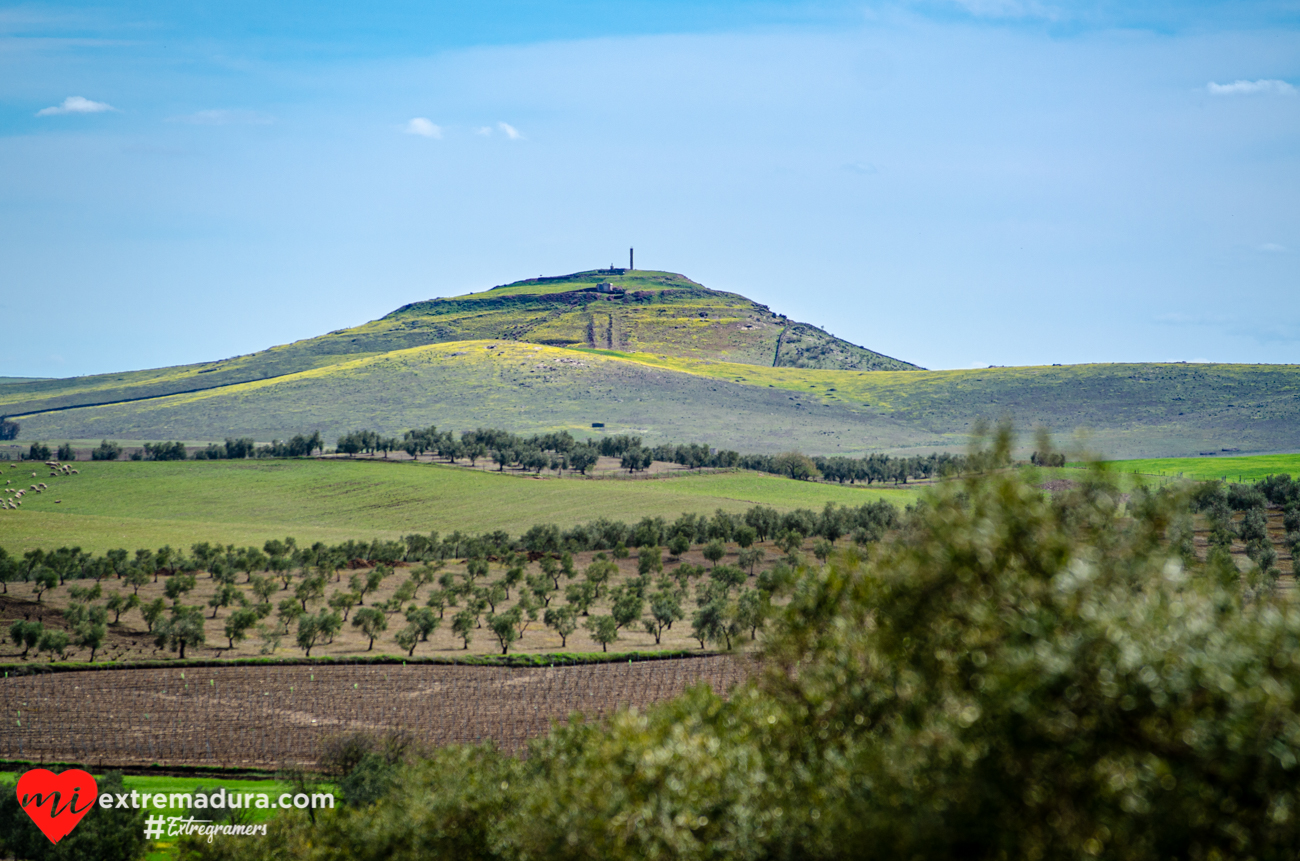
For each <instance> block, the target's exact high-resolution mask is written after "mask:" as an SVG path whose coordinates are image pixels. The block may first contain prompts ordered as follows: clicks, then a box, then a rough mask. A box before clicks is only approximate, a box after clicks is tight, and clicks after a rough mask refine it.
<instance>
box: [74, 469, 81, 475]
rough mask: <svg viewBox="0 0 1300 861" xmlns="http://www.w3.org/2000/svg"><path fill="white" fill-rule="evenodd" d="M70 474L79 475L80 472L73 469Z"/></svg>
mask: <svg viewBox="0 0 1300 861" xmlns="http://www.w3.org/2000/svg"><path fill="white" fill-rule="evenodd" d="M72 474H73V475H81V470H79V469H74V470H73V471H72Z"/></svg>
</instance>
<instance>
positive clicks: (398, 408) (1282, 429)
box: [22, 341, 1300, 457]
mask: <svg viewBox="0 0 1300 861" xmlns="http://www.w3.org/2000/svg"><path fill="white" fill-rule="evenodd" d="M1298 392H1300V368H1298V367H1296V366H1290V365H1267V366H1246V365H1079V366H1068V367H1034V368H987V369H983V370H959V371H877V372H859V371H836V370H818V369H801V368H769V367H761V366H755V365H745V364H739V363H728V362H716V361H706V360H699V359H689V358H681V357H676V356H663V355H653V354H648V353H628V352H610V351H591V350H578V349H565V348H558V347H546V346H542V345H538V344H527V343H524V342H519V341H467V342H452V343H447V344H433V345H429V346H424V347H413V348H408V349H404V350H395V351H392V352H389V353H383V354H379V355H365V356H363V357H361V358H353V359H350V360H348V361H345V362H337V363H334V364H331V365H327V366H324V367H319V368H314V369H312V370H308V371H303V372H300V373H296V374H290V375H285V376H282V377H276V378H272V379H267V380H259V381H255V382H249V383H240V384H235V385H230V386H224V387H219V388H213V389H207V390H203V391H197V392H190V393H185V394H177V395H170V396H165V397H158V398H151V399H147V400H142V401H134V402H130V403H121V404H114V405H108V406H99V407H87V408H80V409H71V410H63V411H58V412H51V413H45V414H40V415H34V416H29V417H27V418H24V419H23V420H22V424H23V436H24V438H27V439H32V438H36V439H46V440H54V439H99V438H101V437H108V438H122V439H184V440H205V439H217V440H219V439H221V438H222V437H224V436H226V435H240V436H244V435H246V436H252V437H254V438H256V439H259V440H269V439H272V438H276V437H279V438H286V437H288V436H289V435H292V434H293V433H296V432H299V431H311V430H317V429H319V430H320V431H321V432H322V434H323V435H324V436H325V437H326V439H327V440H329V441H331V442H332V441H333V440H334V439H335V438H337V436H338V435H340V434H342V433H345V432H347V431H349V430H353V429H356V428H372V429H375V430H378V431H381V432H384V433H391V434H396V433H399V432H401V431H402V430H405V429H406V428H410V427H417V426H427V425H430V424H436V425H439V426H440V427H450V428H456V429H468V428H472V427H476V426H493V427H504V428H508V429H510V430H513V431H516V432H520V433H533V432H540V431H546V430H553V429H567V430H570V431H571V432H573V433H575V434H577V435H581V436H587V435H591V434H593V433H637V434H640V435H642V436H643V437H645V438H646V439H647V441H655V442H658V441H665V440H668V441H676V442H687V441H696V440H700V441H707V442H709V443H711V444H715V445H722V446H728V447H731V448H735V449H738V450H741V451H753V452H779V451H785V450H789V449H800V450H802V451H806V452H809V453H817V454H827V455H835V454H843V455H861V454H863V453H866V452H869V451H881V450H891V451H903V450H908V449H914V448H917V447H924V448H960V447H962V446H964V445H965V443H966V440H967V438H968V435H969V433H970V431H971V430H972V428H973V427H974V425H975V423H976V422H977V421H978V420H979V419H980V418H981V417H984V418H988V419H997V418H999V417H1000V416H1003V415H1009V416H1011V417H1012V418H1013V419H1014V421H1015V422H1016V424H1017V426H1019V427H1021V428H1024V429H1028V428H1032V427H1036V426H1039V425H1043V426H1046V427H1049V428H1051V429H1053V430H1054V431H1055V432H1056V433H1057V434H1058V435H1060V436H1063V437H1065V439H1063V440H1062V442H1063V443H1068V442H1070V440H1069V437H1070V435H1071V434H1072V433H1074V432H1075V431H1076V430H1079V429H1085V430H1086V436H1084V437H1083V438H1082V439H1081V440H1080V444H1081V445H1083V446H1084V447H1086V448H1088V449H1091V450H1094V451H1097V452H1100V453H1103V454H1105V455H1106V456H1108V457H1153V456H1176V455H1195V454H1196V453H1197V452H1199V451H1203V450H1214V451H1217V450H1218V449H1220V448H1224V447H1233V448H1241V449H1243V450H1245V451H1279V450H1287V449H1300V399H1297V393H1298ZM593 422H600V423H603V424H604V425H605V428H604V429H603V430H602V431H593V430H592V429H591V425H592V423H593ZM1027 443H1028V441H1027Z"/></svg>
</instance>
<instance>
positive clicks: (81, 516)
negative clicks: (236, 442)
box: [0, 459, 913, 553]
mask: <svg viewBox="0 0 1300 861" xmlns="http://www.w3.org/2000/svg"><path fill="white" fill-rule="evenodd" d="M24 466H25V465H24ZM78 469H79V470H80V472H81V474H80V475H76V476H70V477H67V478H57V479H55V478H49V477H48V476H47V474H46V473H45V472H39V473H38V475H39V476H40V477H39V478H36V479H33V478H31V477H30V470H24V469H19V468H6V469H3V472H0V479H4V480H12V481H15V482H20V483H21V486H28V485H29V484H31V483H35V482H37V481H45V482H46V483H48V484H49V485H50V489H49V490H48V491H46V492H45V493H42V494H40V495H36V494H28V495H27V497H26V498H25V500H24V502H23V506H22V509H21V510H19V511H0V547H4V548H5V549H6V550H8V551H9V552H11V553H13V552H21V551H24V550H27V549H31V548H34V547H41V548H54V547H60V546H80V547H81V548H82V549H83V550H86V551H94V552H103V551H104V550H108V549H111V548H114V547H126V548H136V547H160V546H163V545H165V544H170V545H172V546H174V547H188V546H189V545H190V544H192V543H194V542H198V541H211V542H219V543H223V544H239V545H248V544H261V543H262V542H264V541H266V540H267V539H270V538H283V537H284V536H286V535H292V536H294V537H295V538H297V539H298V540H299V541H300V542H302V541H306V542H313V541H325V542H335V543H336V542H340V541H345V540H348V539H358V540H362V539H370V538H397V537H400V536H401V535H404V534H409V533H413V532H420V533H427V532H429V531H431V530H437V531H439V532H441V533H447V532H451V531H453V530H457V529H459V530H461V531H463V532H467V533H477V532H485V531H492V530H496V529H502V530H505V531H507V532H509V533H510V534H512V535H519V534H521V533H523V532H524V531H526V530H527V529H528V528H529V527H530V526H532V525H533V524H535V523H556V524H559V525H561V526H565V527H567V526H572V525H576V524H578V523H581V522H585V521H589V520H595V519H596V518H598V517H610V518H615V519H621V520H625V521H636V520H639V519H640V518H642V517H645V516H664V517H668V518H672V517H676V516H677V515H678V514H680V513H682V512H685V511H693V512H700V513H712V512H713V511H714V510H715V509H718V508H722V509H724V510H726V511H730V512H736V511H744V510H745V509H747V508H749V507H751V506H754V505H758V504H763V505H771V506H773V507H775V508H777V509H780V510H789V509H793V508H812V509H820V508H822V507H823V506H824V505H825V504H826V503H827V502H834V503H837V504H840V505H860V504H862V503H863V502H869V501H874V500H877V499H882V498H883V499H889V500H891V501H893V502H895V503H896V504H898V505H900V506H901V505H903V504H904V503H905V502H906V501H909V500H910V499H912V498H913V491H911V490H906V489H899V490H894V489H888V488H871V489H867V488H860V487H839V486H837V485H828V484H817V483H809V482H800V481H792V480H790V479H784V478H777V477H774V476H768V475H761V474H757V473H750V472H734V473H720V474H708V475H682V476H679V477H671V478H657V479H653V480H646V479H642V480H612V479H602V480H582V479H568V478H566V479H535V478H531V477H523V476H517V475H509V474H506V475H502V474H497V473H492V472H483V471H477V470H469V469H464V468H459V467H450V466H442V465H435V464H429V463H411V462H409V461H408V462H401V463H397V462H394V463H385V462H382V461H367V460H344V459H339V460H269V461H268V460H248V461H180V462H161V463H153V462H130V461H127V462H116V463H108V462H98V463H79V464H78ZM9 476H14V478H9ZM56 500H59V501H57V502H56Z"/></svg>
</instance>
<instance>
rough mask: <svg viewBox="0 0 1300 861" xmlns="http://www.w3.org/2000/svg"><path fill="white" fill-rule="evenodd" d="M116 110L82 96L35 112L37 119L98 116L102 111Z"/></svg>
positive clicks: (67, 99) (106, 104) (104, 103)
mask: <svg viewBox="0 0 1300 861" xmlns="http://www.w3.org/2000/svg"><path fill="white" fill-rule="evenodd" d="M115 110H117V108H115V107H113V106H112V105H110V104H108V103H107V102H92V101H91V100H90V99H87V98H85V97H83V96H68V97H67V98H66V99H64V100H63V104H61V105H55V106H54V107H51V108H41V109H40V110H39V111H37V112H36V116H38V117H52V116H56V115H58V114H100V113H103V112H104V111H115Z"/></svg>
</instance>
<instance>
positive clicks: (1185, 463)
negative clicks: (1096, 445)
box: [1112, 454, 1300, 482]
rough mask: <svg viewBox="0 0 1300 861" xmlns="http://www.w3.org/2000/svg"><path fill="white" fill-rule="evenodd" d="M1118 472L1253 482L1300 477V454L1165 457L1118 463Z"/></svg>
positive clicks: (1116, 462)
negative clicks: (1271, 478) (1289, 476)
mask: <svg viewBox="0 0 1300 861" xmlns="http://www.w3.org/2000/svg"><path fill="white" fill-rule="evenodd" d="M1112 466H1113V467H1114V468H1115V469H1118V470H1122V471H1124V472H1136V473H1139V474H1141V475H1158V476H1165V477H1170V478H1194V479H1199V480H1203V481H1204V480H1212V479H1216V478H1217V479H1223V480H1226V481H1240V482H1252V481H1259V480H1260V479H1261V478H1265V477H1267V476H1270V475H1284V474H1285V475H1291V476H1296V477H1300V454H1259V455H1249V456H1244V457H1220V456H1214V457H1163V458H1145V459H1140V460H1117V461H1113V462H1112Z"/></svg>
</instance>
